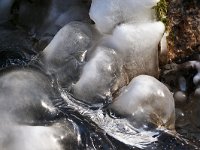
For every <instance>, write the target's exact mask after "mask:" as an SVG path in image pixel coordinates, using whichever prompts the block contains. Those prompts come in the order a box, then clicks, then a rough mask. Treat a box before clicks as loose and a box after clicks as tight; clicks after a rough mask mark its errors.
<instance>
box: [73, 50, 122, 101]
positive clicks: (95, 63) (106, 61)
mask: <svg viewBox="0 0 200 150" xmlns="http://www.w3.org/2000/svg"><path fill="white" fill-rule="evenodd" d="M120 71H121V62H120V60H119V58H118V56H117V54H116V52H115V51H114V50H113V49H109V48H106V47H97V48H96V50H95V52H94V54H93V55H92V56H91V59H90V60H89V61H88V62H87V63H86V65H85V66H84V68H83V72H82V74H81V76H80V79H79V81H78V82H77V83H76V84H75V85H74V93H73V94H74V96H75V97H76V98H78V99H82V100H85V101H87V102H92V103H95V102H103V101H102V100H105V99H106V98H109V97H111V96H112V92H113V90H114V89H112V88H113V87H114V86H115V84H116V83H117V81H116V80H118V79H119V76H120Z"/></svg>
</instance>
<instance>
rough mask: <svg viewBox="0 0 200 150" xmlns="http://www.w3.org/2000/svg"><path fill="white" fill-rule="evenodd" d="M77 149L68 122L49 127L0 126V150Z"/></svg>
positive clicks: (71, 126)
mask: <svg viewBox="0 0 200 150" xmlns="http://www.w3.org/2000/svg"><path fill="white" fill-rule="evenodd" d="M77 148H78V142H77V139H76V132H75V130H74V127H73V125H72V124H71V123H70V122H69V121H68V122H67V121H63V122H59V123H54V124H53V125H51V126H28V125H17V124H14V123H12V124H6V125H0V149H2V150H3V149H6V150H65V149H67V150H74V149H77Z"/></svg>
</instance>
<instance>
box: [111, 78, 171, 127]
mask: <svg viewBox="0 0 200 150" xmlns="http://www.w3.org/2000/svg"><path fill="white" fill-rule="evenodd" d="M110 107H111V109H112V110H114V111H116V112H118V113H119V114H121V115H123V116H126V117H128V118H130V119H133V120H134V124H140V125H141V124H142V125H145V124H147V125H148V123H153V124H155V125H156V126H165V127H167V128H169V129H174V122H175V118H174V116H175V111H174V107H175V106H174V99H173V96H172V94H171V92H170V91H169V90H168V88H167V87H166V86H165V85H164V84H162V83H161V82H159V81H158V80H157V79H155V78H154V77H151V76H147V75H140V76H137V77H135V78H133V80H132V81H131V82H130V83H129V85H128V86H127V87H125V88H124V89H123V90H122V92H121V94H120V95H119V96H118V97H117V98H116V99H115V100H114V102H113V103H112V104H111V106H110Z"/></svg>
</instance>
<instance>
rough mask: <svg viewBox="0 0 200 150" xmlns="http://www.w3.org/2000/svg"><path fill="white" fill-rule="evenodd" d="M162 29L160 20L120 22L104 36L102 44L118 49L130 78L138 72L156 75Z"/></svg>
mask: <svg viewBox="0 0 200 150" xmlns="http://www.w3.org/2000/svg"><path fill="white" fill-rule="evenodd" d="M164 30H165V27H164V25H163V23H161V22H154V23H145V24H135V25H131V24H122V25H120V26H118V27H116V28H115V29H114V32H113V34H112V36H111V37H107V38H105V40H104V41H103V45H105V46H107V47H110V48H113V49H116V50H117V51H118V53H119V55H120V57H121V58H122V59H123V60H124V68H125V70H126V71H127V73H128V75H129V78H130V79H132V78H133V77H135V76H137V75H140V74H147V75H151V76H155V77H157V76H158V44H159V42H160V40H161V38H162V35H163V33H164Z"/></svg>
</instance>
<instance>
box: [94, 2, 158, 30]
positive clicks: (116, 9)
mask: <svg viewBox="0 0 200 150" xmlns="http://www.w3.org/2000/svg"><path fill="white" fill-rule="evenodd" d="M157 2H158V0H123V1H122V0H92V4H91V8H90V18H91V19H92V20H93V21H94V22H95V25H96V27H97V29H98V30H99V31H100V32H101V33H109V32H111V31H112V29H113V28H114V27H115V26H116V25H118V24H120V23H124V22H132V23H135V22H137V23H138V22H147V21H151V20H152V19H153V18H154V12H153V10H152V7H153V6H155V5H156V3H157Z"/></svg>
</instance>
